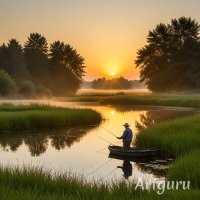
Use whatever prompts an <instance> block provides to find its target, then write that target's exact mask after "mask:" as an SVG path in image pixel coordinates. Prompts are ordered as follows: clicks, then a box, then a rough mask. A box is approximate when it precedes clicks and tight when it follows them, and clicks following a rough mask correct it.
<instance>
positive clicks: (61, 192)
mask: <svg viewBox="0 0 200 200" xmlns="http://www.w3.org/2000/svg"><path fill="white" fill-rule="evenodd" d="M0 197H2V198H1V199H6V200H10V199H20V200H23V199H26V200H28V199H31V200H32V199H56V200H58V199H59V200H60V199H61V200H62V199H63V200H64V199H81V200H84V199H97V200H98V199H99V200H100V199H108V200H109V199H113V200H114V199H117V200H118V199H120V200H122V199H123V200H124V199H125V200H126V199H127V200H129V199H135V200H142V199H149V200H158V199H161V200H168V199H172V200H173V199H174V200H179V199H180V200H182V199H199V197H200V193H199V192H198V191H197V190H187V191H183V190H179V191H173V190H169V191H165V192H164V194H163V195H158V194H157V193H156V192H155V191H150V192H149V191H142V190H139V189H138V190H135V185H134V184H129V185H127V184H125V183H124V182H121V183H112V187H110V186H109V185H105V184H97V183H95V182H93V183H88V182H86V181H84V179H83V178H82V177H78V176H75V175H71V174H69V173H68V174H63V175H59V174H57V175H54V176H51V174H50V172H44V171H43V170H42V168H23V169H19V168H17V167H16V168H9V167H1V168H0Z"/></svg>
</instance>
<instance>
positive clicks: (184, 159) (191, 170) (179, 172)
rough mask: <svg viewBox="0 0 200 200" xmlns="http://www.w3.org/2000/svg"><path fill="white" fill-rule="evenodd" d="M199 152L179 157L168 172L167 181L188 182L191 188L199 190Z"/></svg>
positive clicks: (195, 151)
mask: <svg viewBox="0 0 200 200" xmlns="http://www.w3.org/2000/svg"><path fill="white" fill-rule="evenodd" d="M199 157H200V150H194V151H192V152H190V153H188V154H186V155H184V156H181V157H180V158H179V159H178V160H177V161H176V162H175V163H174V164H173V165H172V166H171V168H170V170H169V172H168V179H169V180H190V181H191V186H192V187H193V188H196V189H200V178H199V177H200V160H199Z"/></svg>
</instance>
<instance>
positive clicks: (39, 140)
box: [0, 100, 196, 182]
mask: <svg viewBox="0 0 200 200" xmlns="http://www.w3.org/2000/svg"><path fill="white" fill-rule="evenodd" d="M1 102H2V101H1ZM6 102H11V103H15V104H29V103H31V102H37V103H45V104H47V103H49V104H52V105H57V106H62V107H78V108H92V109H94V110H97V111H98V112H100V113H101V114H102V115H103V117H104V119H105V120H104V121H103V122H102V124H101V125H100V126H98V127H95V126H91V127H87V128H86V127H66V128H64V129H56V130H48V131H37V132H28V133H27V132H25V133H9V134H8V133H1V134H0V160H1V165H4V166H6V165H9V166H16V165H17V166H24V165H25V166H36V167H38V166H41V167H43V168H44V169H45V170H51V172H59V173H64V172H66V171H70V172H73V173H76V174H77V175H78V176H79V175H83V176H84V177H86V178H87V179H88V180H89V181H91V180H101V181H108V182H109V181H113V180H117V181H118V180H121V179H124V178H126V179H128V180H129V181H134V182H136V181H137V179H138V177H142V178H143V179H144V180H145V179H147V180H149V179H153V178H159V179H160V178H161V179H163V178H165V174H166V170H167V168H168V167H169V166H170V164H171V160H170V159H169V160H164V161H163V160H153V161H148V162H147V161H145V160H144V161H136V162H130V161H127V160H120V159H115V158H110V157H109V151H108V148H107V147H108V145H109V143H112V144H116V145H122V143H121V141H120V140H118V139H116V138H115V137H114V136H113V135H112V134H110V133H109V132H108V131H107V130H109V131H111V132H113V133H114V134H115V135H117V136H121V134H122V132H123V130H124V127H123V126H122V125H123V123H125V122H128V123H129V124H130V125H131V128H132V130H133V133H134V138H135V136H136V135H137V134H139V132H140V130H141V129H142V128H147V127H149V126H151V125H152V124H155V123H158V122H160V121H166V120H169V119H174V118H180V117H184V116H188V115H193V114H195V113H196V111H194V110H190V109H183V108H180V109H177V108H176V109H175V108H162V107H160V108H159V107H126V106H125V107H123V106H115V107H113V106H100V105H98V104H96V103H70V102H58V101H20V100H19V101H6ZM106 129H107V130H106ZM133 140H134V139H133ZM133 144H134V141H133Z"/></svg>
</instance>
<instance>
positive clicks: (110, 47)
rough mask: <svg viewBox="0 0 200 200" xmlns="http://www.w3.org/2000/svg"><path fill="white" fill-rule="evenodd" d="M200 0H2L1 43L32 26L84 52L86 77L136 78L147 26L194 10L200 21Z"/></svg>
mask: <svg viewBox="0 0 200 200" xmlns="http://www.w3.org/2000/svg"><path fill="white" fill-rule="evenodd" d="M199 7H200V1H199V0H57V1H55V0H34V1H32V0H0V20H1V28H0V43H3V42H7V41H8V39H10V38H17V39H18V40H20V42H21V43H24V41H25V40H26V37H27V36H28V34H29V33H30V32H39V33H41V34H42V35H44V36H45V37H46V38H47V40H48V42H49V43H51V42H53V41H55V40H58V39H59V40H61V41H64V42H66V43H69V44H71V45H72V46H73V47H74V48H76V49H77V51H78V52H79V53H80V54H81V55H82V56H83V57H84V58H85V61H86V65H87V68H86V71H87V74H86V77H85V79H86V80H92V79H94V78H97V77H102V76H106V77H111V75H110V74H111V73H112V72H114V73H115V74H116V76H121V75H122V76H124V77H126V78H128V79H138V70H137V69H135V65H134V60H135V58H136V51H137V49H139V48H141V47H142V46H143V45H144V44H145V41H146V36H147V34H148V31H149V30H150V29H152V28H154V27H155V26H156V24H158V23H159V22H170V20H171V18H176V17H180V16H183V15H184V16H186V17H188V16H191V17H192V18H195V19H196V20H198V21H199V22H200V12H199Z"/></svg>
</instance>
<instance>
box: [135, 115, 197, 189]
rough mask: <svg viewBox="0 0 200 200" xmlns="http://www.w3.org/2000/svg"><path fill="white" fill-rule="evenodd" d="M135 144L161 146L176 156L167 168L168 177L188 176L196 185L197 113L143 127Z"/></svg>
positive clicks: (152, 146) (187, 178) (192, 183)
mask: <svg viewBox="0 0 200 200" xmlns="http://www.w3.org/2000/svg"><path fill="white" fill-rule="evenodd" d="M136 145H137V146H140V147H151V148H156V149H165V150H167V151H169V152H171V153H173V155H174V156H175V157H176V158H177V160H176V161H175V162H174V163H173V164H172V166H171V167H170V169H169V173H168V178H169V180H189V181H191V186H192V187H193V188H195V189H197V188H198V189H199V188H200V181H199V177H200V160H199V157H200V115H195V116H191V117H186V118H183V119H176V120H173V121H168V122H162V123H159V124H157V125H154V126H152V127H150V128H148V129H144V130H143V131H141V132H140V134H138V135H137V137H136Z"/></svg>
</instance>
